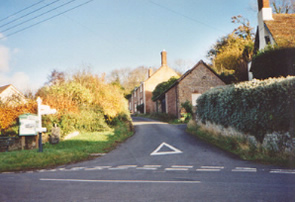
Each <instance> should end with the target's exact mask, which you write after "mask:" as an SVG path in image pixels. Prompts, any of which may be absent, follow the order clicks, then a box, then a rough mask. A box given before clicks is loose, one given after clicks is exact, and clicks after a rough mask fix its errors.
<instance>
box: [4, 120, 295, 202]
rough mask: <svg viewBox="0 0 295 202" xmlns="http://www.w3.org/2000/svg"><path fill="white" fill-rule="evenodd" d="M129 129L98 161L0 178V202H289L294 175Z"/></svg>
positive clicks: (183, 138) (173, 131)
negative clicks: (131, 132)
mask: <svg viewBox="0 0 295 202" xmlns="http://www.w3.org/2000/svg"><path fill="white" fill-rule="evenodd" d="M134 125H135V134H134V136H133V137H131V138H130V139H128V140H127V141H126V142H125V143H123V144H121V145H120V146H119V147H118V148H117V149H115V150H113V151H112V152H110V153H108V154H106V155H104V156H103V157H99V158H96V159H94V160H91V161H85V162H81V163H77V164H72V165H66V166H60V167H57V168H55V169H44V170H37V171H29V172H23V173H2V174H0V201H7V202H11V201H235V202H236V201H259V202H262V201H280V202H281V201H290V202H294V201H295V170H292V169H284V168H279V167H274V166H267V165H261V164H257V163H253V162H248V161H243V160H240V159H239V158H237V157H236V156H234V155H232V154H229V153H227V152H224V151H222V150H220V149H217V148H215V147H214V146H211V145H209V144H207V143H204V142H203V141H201V140H199V139H197V138H195V137H192V136H191V135H189V134H187V133H186V132H184V130H183V129H181V128H180V127H179V126H174V125H169V124H166V123H163V122H158V121H153V120H149V119H145V118H138V117H137V118H134Z"/></svg>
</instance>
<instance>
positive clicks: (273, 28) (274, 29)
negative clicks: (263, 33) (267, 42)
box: [264, 14, 295, 47]
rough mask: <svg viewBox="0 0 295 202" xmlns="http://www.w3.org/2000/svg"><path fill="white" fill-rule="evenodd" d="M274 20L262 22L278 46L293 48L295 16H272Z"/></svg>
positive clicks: (294, 41)
mask: <svg viewBox="0 0 295 202" xmlns="http://www.w3.org/2000/svg"><path fill="white" fill-rule="evenodd" d="M273 19H274V20H269V21H264V23H265V25H266V26H267V28H268V29H269V31H270V33H271V35H272V37H273V38H274V40H275V41H276V43H277V45H278V46H283V47H286V46H287V47H291V46H292V47H294V46H295V14H273Z"/></svg>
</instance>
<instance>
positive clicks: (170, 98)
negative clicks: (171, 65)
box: [166, 85, 178, 116]
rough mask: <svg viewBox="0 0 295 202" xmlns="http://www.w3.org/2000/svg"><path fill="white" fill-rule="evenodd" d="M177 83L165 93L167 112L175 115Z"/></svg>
mask: <svg viewBox="0 0 295 202" xmlns="http://www.w3.org/2000/svg"><path fill="white" fill-rule="evenodd" d="M177 100H178V99H177V85H176V86H174V87H173V88H171V89H170V90H169V91H168V92H167V93H166V108H167V113H168V114H171V115H174V116H177V114H178V113H177V111H178V110H177Z"/></svg>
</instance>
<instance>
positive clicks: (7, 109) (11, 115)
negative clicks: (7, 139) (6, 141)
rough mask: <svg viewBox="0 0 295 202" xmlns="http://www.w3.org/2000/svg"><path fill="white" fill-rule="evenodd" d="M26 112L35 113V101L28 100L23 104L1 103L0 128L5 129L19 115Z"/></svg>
mask: <svg viewBox="0 0 295 202" xmlns="http://www.w3.org/2000/svg"><path fill="white" fill-rule="evenodd" d="M26 113H32V114H36V113H37V103H36V101H33V100H31V101H28V102H27V103H25V104H18V105H9V104H7V103H1V105H0V130H5V129H7V128H9V127H10V126H12V125H13V124H14V123H15V122H16V121H17V118H18V116H19V115H21V114H26Z"/></svg>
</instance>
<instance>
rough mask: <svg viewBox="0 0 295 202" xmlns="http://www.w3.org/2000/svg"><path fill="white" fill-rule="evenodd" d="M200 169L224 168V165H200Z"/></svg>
mask: <svg viewBox="0 0 295 202" xmlns="http://www.w3.org/2000/svg"><path fill="white" fill-rule="evenodd" d="M201 168H202V169H220V170H221V169H224V166H201Z"/></svg>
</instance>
